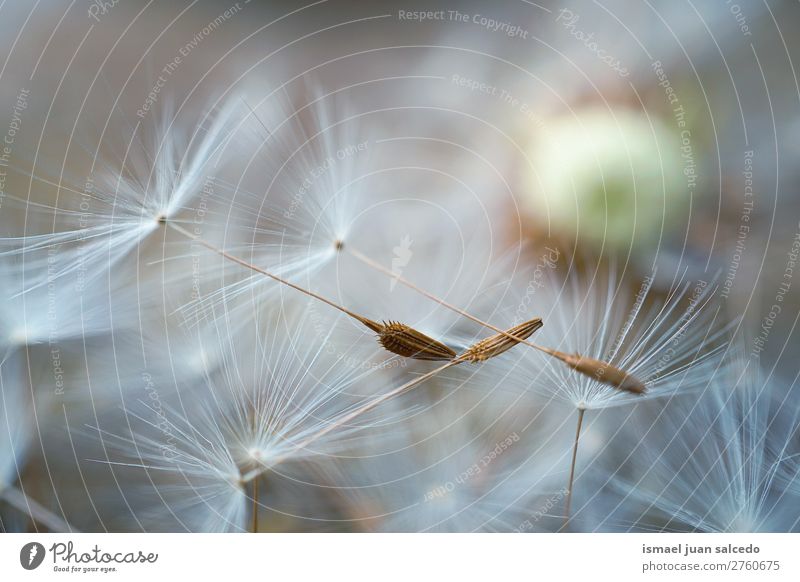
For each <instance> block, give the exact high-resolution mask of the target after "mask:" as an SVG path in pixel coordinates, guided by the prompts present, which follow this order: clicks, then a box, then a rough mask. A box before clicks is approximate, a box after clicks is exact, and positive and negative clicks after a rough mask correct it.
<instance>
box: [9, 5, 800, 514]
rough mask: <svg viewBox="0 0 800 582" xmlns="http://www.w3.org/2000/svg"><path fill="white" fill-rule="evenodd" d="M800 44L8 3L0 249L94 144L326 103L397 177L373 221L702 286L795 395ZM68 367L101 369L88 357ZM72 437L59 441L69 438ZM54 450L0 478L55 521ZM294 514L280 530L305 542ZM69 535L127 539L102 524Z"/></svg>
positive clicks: (560, 19) (39, 451)
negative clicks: (168, 117) (164, 120)
mask: <svg viewBox="0 0 800 582" xmlns="http://www.w3.org/2000/svg"><path fill="white" fill-rule="evenodd" d="M798 25H800V4H799V3H798V2H796V1H788V0H787V1H781V0H762V1H758V2H744V1H743V0H738V1H728V0H701V1H684V0H678V1H666V0H664V1H651V2H629V1H623V0H619V1H616V0H602V1H583V0H567V1H565V2H551V1H548V0H540V1H538V2H529V1H527V0H507V1H506V0H504V1H502V2H477V1H476V2H470V1H459V2H448V1H444V0H443V1H438V2H421V1H420V2H413V1H409V2H405V1H402V2H385V1H379V2H346V1H339V0H322V1H319V2H313V3H308V4H305V3H303V2H288V1H286V2H283V1H271V0H264V1H255V0H254V1H245V0H240V1H239V2H227V1H218V0H214V1H204V0H196V1H188V0H181V1H166V0H161V1H159V0H153V1H149V2H147V1H144V0H106V1H101V0H71V1H67V0H64V1H60V0H51V1H46V2H43V1H41V0H37V1H36V2H26V1H21V0H18V1H10V2H4V3H2V6H1V7H0V48H1V49H2V50H0V55H2V57H0V62H2V65H0V80H1V81H2V82H0V134H3V135H4V137H5V140H4V149H3V150H2V157H1V158H0V170H2V172H3V173H2V176H1V179H2V182H0V228H1V229H2V235H3V236H4V237H20V236H22V237H25V236H29V235H30V234H31V233H34V232H40V231H41V230H42V229H43V228H44V229H47V228H48V227H50V228H52V227H51V226H50V225H48V224H46V223H45V224H42V223H41V222H36V220H38V219H34V218H32V217H31V216H29V213H28V211H27V208H26V207H25V205H24V204H18V203H14V202H13V201H11V200H10V198H9V197H10V196H13V197H16V198H18V199H22V200H24V201H43V200H44V201H52V200H53V199H54V196H56V194H55V192H54V191H51V190H48V189H47V188H43V189H39V190H37V189H35V188H33V187H32V186H31V181H30V180H29V175H30V174H31V173H36V174H40V173H41V172H44V173H45V174H47V175H49V176H54V175H55V176H58V175H59V174H62V175H64V176H82V175H84V174H85V172H84V171H83V169H82V166H81V163H82V162H81V159H82V158H81V156H82V155H85V153H86V152H87V151H89V152H91V151H93V150H94V149H95V148H98V147H101V146H102V147H104V148H105V147H107V148H109V149H113V143H106V142H113V138H114V136H113V135H111V136H109V134H108V132H109V130H108V128H109V127H110V128H111V129H110V132H112V133H113V132H114V131H120V133H121V134H124V133H125V132H126V131H129V130H130V128H131V126H136V127H138V126H139V125H138V124H141V125H142V127H146V126H147V125H148V124H150V125H152V124H154V123H156V121H155V120H157V119H158V117H159V115H160V114H161V113H163V112H164V110H165V109H169V110H171V111H174V112H176V113H175V114H176V115H177V116H178V117H179V118H180V119H181V120H182V123H184V124H188V125H189V126H191V124H192V123H193V120H195V119H199V118H201V117H202V116H204V115H206V114H207V112H208V110H209V108H210V107H212V106H214V104H216V103H217V100H218V99H219V98H220V97H221V95H223V94H224V93H225V92H227V91H229V90H230V91H233V90H235V91H236V92H239V93H241V94H242V95H244V96H245V99H246V101H247V102H248V103H253V104H255V103H259V102H260V101H261V100H262V99H263V98H264V97H265V96H268V95H273V94H275V92H277V93H278V94H283V95H284V96H285V98H286V99H287V100H288V101H289V102H290V103H292V104H293V105H294V106H295V107H300V106H302V105H303V104H305V103H306V102H308V101H309V99H310V96H313V95H319V94H324V95H326V96H327V95H335V96H336V104H337V110H336V111H334V112H333V115H335V116H338V117H348V118H349V117H350V116H355V117H358V119H359V120H360V126H361V127H362V128H366V130H365V131H366V133H365V134H364V135H365V136H367V137H365V139H366V140H370V141H369V146H368V147H369V148H370V151H371V154H372V155H373V156H376V157H377V158H378V159H379V160H381V164H382V165H381V167H383V168H393V169H394V172H393V173H391V174H385V175H384V176H383V177H380V176H379V177H378V179H376V180H373V181H372V182H370V185H371V187H372V188H374V189H375V190H376V191H375V197H376V204H378V200H397V199H403V200H405V201H407V202H408V201H410V204H411V206H412V208H413V204H415V203H418V204H420V206H422V205H427V206H430V207H435V208H437V209H438V210H436V211H435V212H433V214H432V216H433V217H434V218H433V220H434V221H435V226H434V228H438V229H440V230H442V231H447V230H448V229H450V228H453V229H455V230H458V233H459V236H460V237H462V238H463V239H464V240H469V239H470V238H474V239H475V240H480V241H482V243H481V244H484V245H489V246H491V247H492V249H493V250H495V251H497V252H500V251H501V250H502V249H505V248H508V247H510V246H512V245H514V244H516V243H518V242H520V241H522V242H526V243H530V245H531V248H533V249H534V250H533V251H532V254H531V255H530V256H526V257H523V258H522V260H523V261H528V262H529V263H533V262H535V261H536V260H538V259H539V257H540V256H541V255H542V252H544V251H543V250H542V249H557V255H558V257H560V260H562V261H567V262H569V263H573V262H574V263H577V264H583V263H596V262H609V263H614V264H616V265H617V266H618V268H619V269H620V270H621V271H624V272H625V274H626V277H628V278H629V279H630V282H631V283H630V285H631V288H632V289H636V288H638V286H639V284H640V282H641V280H642V278H644V277H648V276H652V277H653V278H654V281H655V282H654V289H655V290H656V292H662V293H664V294H666V293H668V292H669V290H670V289H671V288H673V287H674V285H675V282H676V281H686V280H691V281H706V282H710V283H712V284H713V285H714V286H717V287H718V292H717V297H718V298H719V300H720V305H721V310H722V313H723V314H724V315H723V317H724V318H725V319H727V320H730V321H735V320H736V318H741V321H740V322H739V323H737V331H738V333H739V334H740V335H741V336H742V337H744V338H745V343H746V347H747V350H746V351H747V356H748V357H752V358H754V359H756V360H758V362H759V363H760V364H761V365H762V366H763V367H764V368H765V369H767V370H769V371H770V372H771V373H775V374H776V376H777V377H779V378H781V379H783V380H785V381H786V382H787V383H793V382H794V381H795V379H796V377H797V375H798V366H797V361H798V358H799V357H800V342H797V341H796V337H797V330H796V329H795V328H796V324H797V321H798V316H800V281H797V280H796V273H795V269H796V267H797V263H796V261H797V255H798V250H800V242H798V241H799V240H800V239H799V238H798V237H800V196H798V186H800V138H799V136H800V82H799V81H798V71H797V62H798V57H800V36H798V35H797V34H796V30H797V26H798ZM120 119H121V120H123V121H122V122H120V121H119V120H120ZM109 120H113V121H109ZM120 127H122V128H123V129H118V128H120ZM98 136H100V137H98ZM373 136H375V137H373ZM122 141H123V143H124V139H123V140H122ZM100 142H102V143H100ZM84 161H85V160H84ZM251 171H252V170H251ZM74 183H76V184H78V185H80V178H77V179H75V180H74ZM377 190H380V192H378V191H377ZM437 212H440V214H438V215H437ZM459 212H463V216H468V217H470V218H469V219H468V220H469V221H471V222H468V224H469V228H467V229H465V228H464V223H462V222H459V220H460V219H458V218H453V216H454V215H456V214H457V213H459ZM404 216H410V218H408V220H407V221H406V222H404V223H402V224H398V225H397V228H396V230H393V231H391V232H388V233H384V234H385V236H386V239H387V240H388V241H390V242H389V244H388V246H387V247H386V249H385V251H386V253H389V254H388V255H386V256H384V255H381V256H380V257H379V258H380V259H381V260H382V261H384V262H385V263H387V264H388V263H389V262H390V260H391V258H392V255H391V252H392V251H391V248H392V246H391V245H392V244H394V245H398V244H399V245H400V246H401V247H402V240H403V237H404V236H407V237H409V239H413V240H419V241H420V245H421V244H422V238H421V237H422V236H423V235H418V234H417V233H416V230H415V229H418V228H422V226H421V225H419V224H415V220H414V219H413V212H412V213H410V214H408V215H404ZM437 216H439V218H436V217H437ZM454 224H455V225H456V226H453V225H454ZM425 228H430V224H429V223H426V224H425ZM376 252H378V254H380V253H381V252H383V251H382V250H381V251H376ZM396 252H397V251H395V253H396ZM462 258H463V257H459V258H458V260H461V259H462ZM454 260H455V259H454ZM410 268H413V266H412V267H410ZM409 273H413V271H409ZM417 274H418V275H421V276H424V273H417ZM776 307H777V309H776ZM8 329H9V328H8V326H6V330H4V333H5V332H6V331H7V330H8ZM9 333H10V332H9ZM101 343H102V342H101ZM102 347H103V346H98V348H97V350H100V349H102ZM106 347H107V346H106ZM37 349H41V350H45V351H46V350H47V349H48V348H47V346H40V347H39V348H37ZM63 349H66V348H63ZM74 349H77V350H79V351H80V352H81V353H92V354H99V353H100V352H99V351H94V349H95V348H93V347H92V344H91V341H90V342H89V344H88V347H87V346H86V345H84V346H78V347H75V348H74ZM116 349H117V350H119V349H138V348H136V347H124V348H123V347H120V346H117V347H116ZM33 351H35V350H33ZM36 357H37V356H36V355H35V354H33V352H31V354H29V357H28V358H27V360H26V361H27V362H28V363H30V362H35V361H36ZM44 357H46V356H44ZM64 357H65V358H67V357H68V356H67V355H65V356H64ZM98 357H100V356H98ZM109 357H110V356H109ZM102 358H104V361H106V362H107V359H105V358H107V357H106V356H102ZM7 369H8V366H6V370H4V374H3V376H4V381H5V382H8V377H9V376H8V374H11V373H12V372H8V373H7ZM22 375H23V376H28V378H29V380H28V381H30V382H32V383H33V384H34V385H37V386H44V385H46V386H48V388H46V390H53V391H54V395H55V403H53V407H54V410H56V411H57V412H59V414H56V415H55V417H56V418H58V417H59V416H62V415H60V411H61V409H62V405H64V404H65V403H69V402H71V401H68V400H67V397H66V396H65V397H63V401H62V394H61V392H59V391H58V390H57V388H53V387H52V386H51V384H53V382H54V379H53V378H52V377H51V376H52V373H51V372H50V370H49V369H47V370H44V371H38V372H37V369H36V366H35V365H34V366H33V367H32V368H31V371H29V372H28V373H26V374H22ZM40 376H41V377H44V376H46V377H47V378H46V379H42V380H37V378H38V377H40ZM77 377H78V373H77V372H75V373H74V374H73V380H74V382H75V383H76V384H80V382H81V381H80V380H79V379H75V378H77ZM86 406H87V405H86V403H85V402H84V403H82V404H80V407H86ZM84 409H85V408H84ZM9 410H10V404H6V412H8V411H9ZM58 420H59V421H60V420H64V419H63V418H59V419H58ZM53 422H54V423H55V422H56V421H53ZM87 424H91V423H90V422H89V421H88V420H87V421H86V422H84V421H83V420H82V419H81V420H77V421H75V426H77V427H79V428H78V429H77V432H89V431H88V429H85V426H86V425H87ZM9 431H10V429H9ZM9 431H6V432H7V433H8V432H9ZM45 432H46V431H45ZM568 432H569V431H567V433H568ZM54 434H55V435H59V436H53V437H52V439H53V440H48V438H44V439H43V442H38V440H39V439H42V437H41V435H40V437H39V439H37V443H36V445H35V446H34V447H32V449H33V451H32V453H31V455H30V457H29V458H28V460H26V463H25V464H24V465H21V466H14V467H12V468H11V469H9V474H13V478H11V477H8V479H10V481H12V482H16V481H20V482H23V483H25V484H26V485H27V487H26V491H27V492H28V494H29V496H30V497H31V498H33V499H37V500H38V502H40V503H43V504H46V505H49V506H50V508H51V509H52V510H54V511H55V512H56V513H61V511H62V510H63V508H62V507H61V500H60V498H59V499H57V500H56V501H53V496H52V495H51V493H50V492H51V491H52V490H54V489H55V488H57V484H58V483H59V481H60V479H61V477H60V476H59V473H58V470H57V469H56V468H54V467H57V466H58V465H59V463H61V464H66V465H75V466H79V463H78V462H77V461H76V459H75V458H74V455H78V454H77V453H74V451H75V449H74V448H66V447H64V448H59V446H60V445H64V442H65V440H64V439H67V440H68V439H69V438H70V437H71V435H72V433H69V435H70V437H66V436H64V433H61V432H59V431H58V430H55V429H54ZM8 442H9V443H12V442H13V438H12V439H10V440H9V441H8ZM491 444H492V445H493V444H494V441H492V443H491ZM6 446H7V447H8V446H11V445H6ZM76 446H77V445H76ZM59 451H61V454H63V455H65V456H66V458H59ZM51 465H52V466H51ZM64 479H65V481H66V480H69V481H70V482H71V483H72V486H73V487H74V488H75V490H77V491H78V492H77V493H74V496H75V497H76V498H80V500H78V501H74V503H76V504H77V505H79V506H80V507H83V508H84V509H86V508H87V507H88V506H89V505H90V504H91V503H89V501H90V500H92V501H96V502H97V505H98V507H101V506H103V505H104V504H107V506H108V507H112V508H113V507H115V506H116V505H115V504H118V503H119V500H118V499H115V498H114V495H113V493H108V496H109V498H108V499H103V498H102V494H98V492H97V491H93V490H92V488H91V487H90V486H86V485H85V483H84V484H83V485H81V482H82V481H83V475H82V474H81V473H80V472H78V473H77V474H76V473H74V471H73V473H71V474H70V476H69V477H65V478H64ZM81 489H82V490H83V491H80V490H81ZM90 490H92V491H90ZM70 495H73V494H72V493H71V494H69V495H67V496H66V497H65V501H64V503H65V504H69V503H71V502H72V501H70ZM321 497H324V496H321ZM318 501H319V503H320V504H322V505H323V506H324V505H325V500H324V499H323V500H321V501H320V500H318ZM292 503H294V502H292ZM301 505H302V503H301ZM82 511H83V510H82ZM87 511H88V510H87ZM95 511H96V512H99V513H102V509H98V508H95ZM293 514H294V513H293V512H292V511H286V512H285V513H284V514H282V517H280V518H277V517H276V518H275V521H273V524H275V523H277V525H275V528H276V529H292V528H295V529H308V523H305V524H301V525H298V524H297V523H296V522H294V521H292V519H290V518H289V517H287V516H288V515H293ZM0 516H2V524H3V528H5V529H9V530H17V529H23V530H24V529H32V528H33V527H34V526H33V525H32V524H31V523H29V522H28V521H27V518H26V517H25V516H24V515H22V514H21V513H20V512H18V511H15V510H14V508H13V507H9V506H8V504H6V503H0ZM90 517H91V516H90ZM77 521H79V522H80V521H83V523H80V524H79V527H85V528H89V529H95V528H99V527H101V526H98V523H102V524H104V525H103V526H102V527H108V528H110V529H113V528H115V527H120V528H129V527H132V529H137V526H135V525H134V526H131V525H130V523H127V524H126V525H122V524H121V523H120V524H117V523H116V522H115V518H114V510H109V514H108V515H105V516H104V518H103V519H100V520H98V519H95V518H89V517H87V518H86V519H83V520H82V519H77ZM139 529H141V527H139Z"/></svg>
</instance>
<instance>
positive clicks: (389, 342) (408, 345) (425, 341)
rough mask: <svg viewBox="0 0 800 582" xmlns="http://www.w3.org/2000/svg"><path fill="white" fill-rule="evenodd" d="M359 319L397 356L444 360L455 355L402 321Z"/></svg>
mask: <svg viewBox="0 0 800 582" xmlns="http://www.w3.org/2000/svg"><path fill="white" fill-rule="evenodd" d="M359 321H361V323H363V324H364V325H366V326H367V327H368V328H370V329H371V330H372V331H374V332H375V333H377V334H378V343H380V344H381V345H382V346H383V347H384V348H386V349H387V350H389V351H390V352H392V353H394V354H397V355H398V356H403V357H404V358H414V359H415V360H431V361H446V360H452V359H453V358H455V357H456V353H455V352H454V351H453V350H452V349H450V348H449V347H447V346H446V345H444V344H443V343H441V342H439V341H436V340H435V339H433V338H432V337H428V336H427V335H425V334H424V333H422V332H419V331H417V330H416V329H414V328H412V327H409V326H407V325H405V324H404V323H399V322H397V321H384V322H383V323H378V322H376V321H372V320H370V319H367V318H366V317H364V318H360V319H359Z"/></svg>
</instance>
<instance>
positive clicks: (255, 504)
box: [252, 475, 259, 533]
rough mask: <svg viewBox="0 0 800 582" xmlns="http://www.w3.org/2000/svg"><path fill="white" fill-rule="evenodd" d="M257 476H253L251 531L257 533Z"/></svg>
mask: <svg viewBox="0 0 800 582" xmlns="http://www.w3.org/2000/svg"><path fill="white" fill-rule="evenodd" d="M258 477H259V476H258V475H256V476H255V477H254V478H253V526H252V531H253V533H258Z"/></svg>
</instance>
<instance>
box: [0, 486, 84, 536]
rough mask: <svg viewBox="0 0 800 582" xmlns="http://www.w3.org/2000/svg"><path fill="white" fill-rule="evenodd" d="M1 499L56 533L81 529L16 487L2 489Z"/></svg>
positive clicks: (74, 531)
mask: <svg viewBox="0 0 800 582" xmlns="http://www.w3.org/2000/svg"><path fill="white" fill-rule="evenodd" d="M0 499H3V500H4V501H5V502H6V503H8V504H9V505H11V506H12V507H14V508H16V509H17V510H19V511H21V512H22V513H24V514H25V515H27V516H29V517H30V518H31V519H32V520H33V521H34V523H36V524H38V525H40V526H44V527H45V528H47V530H48V531H50V532H54V533H67V532H73V533H77V532H78V531H79V530H77V529H75V528H74V527H72V526H71V525H70V524H69V523H68V522H67V521H66V520H64V519H63V518H61V517H59V516H57V515H56V514H55V513H53V512H52V511H50V510H49V509H47V508H46V507H45V506H43V505H41V504H40V503H38V502H37V501H35V500H34V499H31V498H30V497H28V496H27V495H25V493H23V492H22V491H21V490H19V489H17V488H16V487H6V488H4V489H0Z"/></svg>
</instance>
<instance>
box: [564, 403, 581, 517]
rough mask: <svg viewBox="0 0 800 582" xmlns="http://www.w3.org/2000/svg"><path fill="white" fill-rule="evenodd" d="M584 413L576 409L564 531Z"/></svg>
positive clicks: (568, 514)
mask: <svg viewBox="0 0 800 582" xmlns="http://www.w3.org/2000/svg"><path fill="white" fill-rule="evenodd" d="M585 413H586V409H585V408H579V409H578V427H577V429H575V443H574V444H573V445H572V462H571V463H570V466H569V482H568V483H567V501H566V503H565V504H564V524H563V525H562V526H561V529H562V530H564V529H566V528H567V526H568V525H569V518H570V508H571V506H572V484H573V482H574V481H575V460H576V459H577V458H578V441H579V440H580V438H581V427H582V426H583V415H584V414H585Z"/></svg>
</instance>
